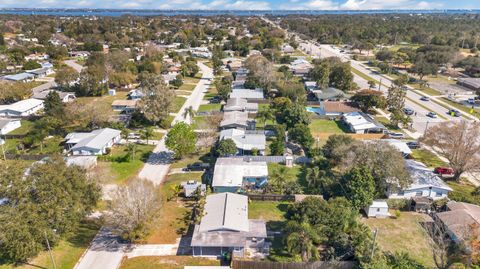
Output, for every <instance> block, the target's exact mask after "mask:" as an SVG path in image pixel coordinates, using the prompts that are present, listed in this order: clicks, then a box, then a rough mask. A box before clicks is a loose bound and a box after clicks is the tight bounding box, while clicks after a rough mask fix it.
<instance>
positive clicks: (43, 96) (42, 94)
mask: <svg viewBox="0 0 480 269" xmlns="http://www.w3.org/2000/svg"><path fill="white" fill-rule="evenodd" d="M52 91H54V92H57V93H58V96H59V97H60V99H63V98H65V97H67V96H70V97H72V98H75V93H74V92H61V91H56V90H45V91H41V92H38V93H35V94H34V95H33V98H36V99H40V100H44V99H46V98H47V95H48V94H49V93H50V92H52Z"/></svg>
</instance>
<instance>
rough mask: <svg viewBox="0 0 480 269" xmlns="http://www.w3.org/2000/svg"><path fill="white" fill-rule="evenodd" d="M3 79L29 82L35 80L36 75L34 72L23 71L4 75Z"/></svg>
mask: <svg viewBox="0 0 480 269" xmlns="http://www.w3.org/2000/svg"><path fill="white" fill-rule="evenodd" d="M2 79H4V80H9V81H15V82H29V81H33V80H34V79H35V76H34V75H33V74H30V73H26V72H23V73H18V74H15V75H7V76H4V77H2Z"/></svg>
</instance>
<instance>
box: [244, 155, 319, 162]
mask: <svg viewBox="0 0 480 269" xmlns="http://www.w3.org/2000/svg"><path fill="white" fill-rule="evenodd" d="M237 158H243V160H244V161H246V162H266V163H285V160H286V159H285V156H238V157H237ZM293 159H294V162H295V163H300V164H304V163H310V162H311V160H310V158H308V157H306V156H294V157H293Z"/></svg>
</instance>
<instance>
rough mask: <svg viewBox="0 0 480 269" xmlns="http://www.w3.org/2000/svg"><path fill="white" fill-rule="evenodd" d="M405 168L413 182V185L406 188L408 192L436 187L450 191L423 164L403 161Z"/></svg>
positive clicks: (450, 189)
mask: <svg viewBox="0 0 480 269" xmlns="http://www.w3.org/2000/svg"><path fill="white" fill-rule="evenodd" d="M405 167H406V168H407V170H408V172H409V173H410V176H411V178H412V180H413V183H412V184H411V185H410V186H409V187H408V188H407V189H408V190H414V189H420V188H425V187H437V188H440V189H444V190H447V191H452V188H450V187H449V186H448V185H447V184H445V182H443V180H442V179H441V178H440V177H438V176H437V175H436V174H434V173H433V171H432V170H430V169H429V168H428V167H427V166H425V164H423V163H421V162H417V161H414V160H405Z"/></svg>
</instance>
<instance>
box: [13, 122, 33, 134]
mask: <svg viewBox="0 0 480 269" xmlns="http://www.w3.org/2000/svg"><path fill="white" fill-rule="evenodd" d="M21 124H22V126H21V127H20V128H18V129H15V130H13V131H11V132H10V133H8V134H9V135H26V134H27V133H28V132H30V131H31V130H32V128H33V122H32V121H28V120H21Z"/></svg>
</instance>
